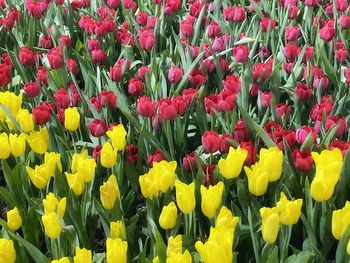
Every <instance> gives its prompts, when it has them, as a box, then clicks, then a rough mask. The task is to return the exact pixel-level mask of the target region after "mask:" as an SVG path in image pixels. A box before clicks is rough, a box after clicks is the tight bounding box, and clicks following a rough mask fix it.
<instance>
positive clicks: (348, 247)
mask: <svg viewBox="0 0 350 263" xmlns="http://www.w3.org/2000/svg"><path fill="white" fill-rule="evenodd" d="M346 253H348V255H350V239H349V240H348V243H347V244H346Z"/></svg>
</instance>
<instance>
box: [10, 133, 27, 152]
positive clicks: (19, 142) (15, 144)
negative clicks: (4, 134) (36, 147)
mask: <svg viewBox="0 0 350 263" xmlns="http://www.w3.org/2000/svg"><path fill="white" fill-rule="evenodd" d="M26 137H27V135H26V134H24V133H21V134H20V135H19V136H18V135H17V134H10V136H9V142H10V147H11V153H12V154H13V156H15V157H18V156H21V155H22V154H23V153H24V151H25V150H26Z"/></svg>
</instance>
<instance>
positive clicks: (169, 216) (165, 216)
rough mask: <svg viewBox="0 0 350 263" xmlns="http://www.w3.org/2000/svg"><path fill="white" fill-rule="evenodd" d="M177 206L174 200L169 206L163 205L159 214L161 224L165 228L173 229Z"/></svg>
mask: <svg viewBox="0 0 350 263" xmlns="http://www.w3.org/2000/svg"><path fill="white" fill-rule="evenodd" d="M176 219H177V208H176V205H175V203H174V202H171V203H170V204H168V205H167V206H163V209H162V212H161V214H160V216H159V225H160V226H161V228H163V229H172V228H173V227H174V226H175V224H176Z"/></svg>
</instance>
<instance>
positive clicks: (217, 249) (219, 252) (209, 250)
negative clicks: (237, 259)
mask: <svg viewBox="0 0 350 263" xmlns="http://www.w3.org/2000/svg"><path fill="white" fill-rule="evenodd" d="M195 247H196V250H197V251H198V253H199V255H200V256H201V258H202V261H203V262H204V263H217V262H218V260H220V263H232V255H231V256H229V255H227V254H226V250H225V247H224V245H222V244H220V243H216V242H214V241H209V240H208V241H207V242H205V243H204V244H203V243H202V242H201V241H197V242H196V244H195ZM231 254H232V252H231Z"/></svg>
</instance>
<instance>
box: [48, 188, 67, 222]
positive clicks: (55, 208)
mask: <svg viewBox="0 0 350 263" xmlns="http://www.w3.org/2000/svg"><path fill="white" fill-rule="evenodd" d="M66 205H67V198H66V197H64V198H62V199H61V200H58V199H57V197H56V196H55V194H54V193H48V194H47V195H46V198H45V199H44V200H43V206H44V212H45V214H48V213H51V212H55V213H57V214H58V215H59V217H60V218H63V216H64V213H65V211H66Z"/></svg>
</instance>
